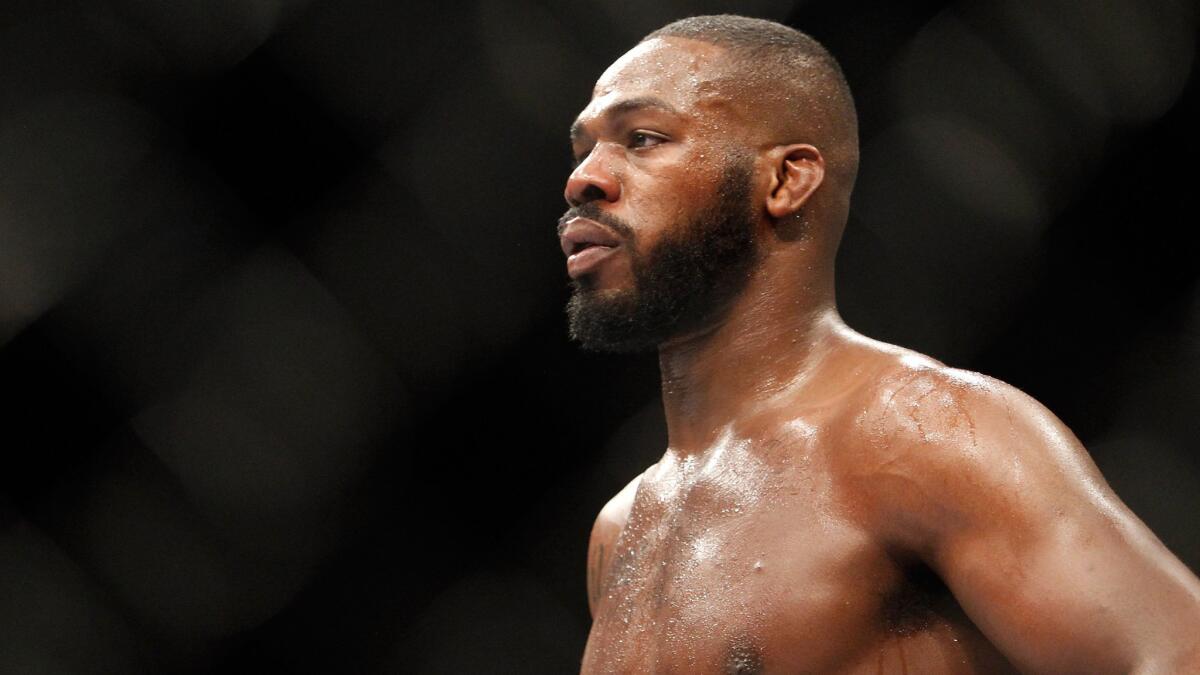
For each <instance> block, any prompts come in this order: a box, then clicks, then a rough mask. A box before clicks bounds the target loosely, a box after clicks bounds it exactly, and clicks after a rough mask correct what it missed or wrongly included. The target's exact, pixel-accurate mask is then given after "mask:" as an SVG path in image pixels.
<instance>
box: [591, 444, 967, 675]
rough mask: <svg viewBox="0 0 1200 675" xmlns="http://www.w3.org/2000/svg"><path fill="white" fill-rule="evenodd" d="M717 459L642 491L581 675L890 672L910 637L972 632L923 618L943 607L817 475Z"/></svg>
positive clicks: (746, 459) (830, 482) (950, 637)
mask: <svg viewBox="0 0 1200 675" xmlns="http://www.w3.org/2000/svg"><path fill="white" fill-rule="evenodd" d="M725 459H726V460H728V461H727V462H726V463H712V464H710V465H708V466H705V467H690V468H689V467H687V466H684V465H682V464H680V465H679V466H674V467H671V466H668V467H667V468H668V469H674V471H662V472H660V473H658V474H657V475H655V476H653V477H650V478H649V479H647V480H644V481H643V484H642V485H641V486H640V487H639V490H638V494H637V497H636V498H635V501H634V505H633V508H632V510H631V512H630V515H629V519H628V521H627V523H626V525H625V528H624V530H623V531H622V533H621V535H620V537H619V538H618V539H617V541H616V542H615V545H614V550H613V551H611V552H610V553H609V558H608V563H607V565H606V567H607V569H606V570H605V571H604V574H603V576H602V582H601V599H600V602H599V603H598V605H597V607H596V615H595V621H594V623H593V628H592V633H591V635H590V637H589V641H588V647H587V651H586V653H585V655H584V663H583V672H584V673H593V672H594V673H742V674H751V673H776V672H782V673H798V672H855V671H857V670H859V669H860V668H859V666H861V667H863V668H865V669H866V670H864V672H887V670H885V669H882V668H880V669H878V670H877V669H876V668H875V667H874V665H875V664H876V657H877V656H878V660H879V662H880V663H882V659H883V658H884V652H883V651H881V645H882V646H883V647H886V645H888V644H890V643H892V642H895V641H896V640H898V639H900V638H901V637H904V635H903V634H904V633H905V632H906V631H907V634H908V636H912V635H914V634H916V633H918V632H920V633H922V634H924V635H926V636H927V637H929V636H933V637H934V638H936V637H937V634H936V632H937V631H939V630H941V631H942V632H943V636H942V637H943V638H944V642H945V643H946V644H948V645H956V644H958V637H959V635H958V634H957V633H956V631H958V632H961V631H963V630H973V629H971V628H970V627H969V626H967V627H962V626H957V625H955V620H954V618H953V617H950V618H947V617H945V616H941V615H937V614H936V611H935V610H934V609H931V608H932V607H933V606H934V605H936V604H937V603H940V602H942V601H943V600H944V598H942V597H941V596H940V594H939V592H938V591H937V589H931V588H916V589H914V588H913V587H912V586H913V585H912V584H911V583H910V580H909V579H907V578H906V576H905V573H904V571H903V570H902V569H901V568H900V567H899V566H898V565H897V564H896V562H895V561H894V560H893V559H892V558H891V557H889V555H888V554H887V552H886V551H884V550H883V549H882V548H881V547H880V546H879V545H878V544H877V543H876V542H875V541H873V539H872V538H871V537H870V536H869V534H868V533H866V532H865V531H863V530H862V529H861V528H860V527H859V526H858V525H857V524H856V523H855V521H854V518H853V514H852V511H853V505H852V504H846V503H845V502H844V500H841V499H840V498H839V494H838V490H837V484H836V480H834V477H833V476H831V475H829V473H828V472H826V471H824V470H822V468H821V467H820V466H812V465H809V464H807V463H805V462H771V461H764V460H762V459H761V458H756V457H753V456H751V455H750V453H746V454H745V455H743V456H736V455H734V454H733V453H728V455H727V456H726V457H725ZM768 460H769V458H768ZM941 590H942V591H944V589H941ZM926 596H927V597H926ZM905 622H910V625H908V626H907V627H906V626H905V625H904V623H905ZM935 641H936V640H935ZM935 646H936V645H935ZM893 651H894V650H893ZM939 658H941V657H940V656H939ZM864 659H865V660H864ZM918 660H919V658H918ZM913 665H917V664H913ZM868 666H869V667H868ZM906 669H907V667H906ZM897 672H899V671H897ZM914 672H915V671H914ZM930 672H936V671H930ZM964 672H966V671H964Z"/></svg>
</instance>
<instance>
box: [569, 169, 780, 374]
mask: <svg viewBox="0 0 1200 675" xmlns="http://www.w3.org/2000/svg"><path fill="white" fill-rule="evenodd" d="M752 167H753V161H752V160H751V159H750V158H748V157H741V158H736V159H731V160H729V162H728V164H727V165H726V167H725V169H724V171H723V175H722V179H721V182H720V184H719V186H718V188H717V191H716V194H714V195H713V199H712V201H711V203H710V204H709V205H708V206H707V207H706V208H704V209H702V210H700V211H699V212H698V213H696V214H694V215H693V216H692V218H691V219H690V220H688V221H687V222H683V223H674V224H672V225H671V226H670V227H669V229H668V231H667V232H666V233H665V234H664V235H663V238H662V239H661V240H660V241H659V242H658V243H657V244H656V245H655V246H654V248H653V249H651V250H646V251H643V250H640V249H639V248H638V246H637V239H636V236H635V235H634V229H633V228H631V227H630V226H629V225H628V224H626V223H623V222H619V221H617V222H614V221H616V219H614V218H613V217H612V216H609V215H608V214H604V213H602V212H600V211H599V208H598V207H596V206H595V205H594V203H589V204H584V205H582V206H580V207H578V208H577V209H576V210H577V212H578V213H579V215H581V216H585V217H588V218H592V219H593V220H596V221H598V222H600V223H602V224H606V225H608V226H609V227H612V228H613V229H614V230H616V231H617V232H618V233H619V234H622V235H623V236H626V237H627V241H626V245H627V246H628V247H629V255H630V267H631V269H632V272H633V281H634V283H633V287H632V288H628V289H619V290H614V289H598V288H595V287H594V285H593V282H592V280H591V278H590V277H589V276H584V277H581V278H579V279H577V280H575V281H573V282H572V295H571V299H570V301H569V302H568V303H567V319H568V330H569V332H570V336H571V338H572V339H574V340H576V341H578V342H579V343H580V345H581V346H582V347H583V348H584V349H588V350H591V351H598V352H611V353H632V352H642V351H649V350H653V349H656V348H657V347H658V346H659V345H661V344H663V343H664V342H667V341H668V340H670V339H671V338H673V337H677V336H681V335H687V334H690V333H693V332H696V331H698V330H701V329H703V328H704V327H706V326H708V325H711V324H712V323H714V322H716V321H718V320H719V319H720V318H721V315H722V314H723V313H724V312H725V311H726V310H727V309H728V308H729V306H730V305H731V304H732V301H733V300H734V299H735V298H736V297H737V296H738V295H739V294H740V293H741V291H742V290H743V289H744V288H745V286H746V283H747V281H748V280H749V277H750V273H751V271H752V270H753V268H754V265H755V263H756V262H757V257H758V246H757V242H756V238H755V232H754V230H755V223H756V214H755V212H754V210H753V208H752V206H751V188H752V184H751V181H752Z"/></svg>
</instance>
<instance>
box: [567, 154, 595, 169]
mask: <svg viewBox="0 0 1200 675" xmlns="http://www.w3.org/2000/svg"><path fill="white" fill-rule="evenodd" d="M590 154H592V150H591V148H588V149H587V150H584V151H583V152H575V151H574V150H572V151H571V170H572V171H574V170H575V169H577V168H579V165H580V164H583V160H585V159H587V158H588V155H590Z"/></svg>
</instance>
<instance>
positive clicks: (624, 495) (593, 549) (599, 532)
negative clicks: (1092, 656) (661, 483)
mask: <svg viewBox="0 0 1200 675" xmlns="http://www.w3.org/2000/svg"><path fill="white" fill-rule="evenodd" d="M642 475H644V474H639V475H638V476H637V477H636V478H634V479H633V480H631V481H629V484H628V485H626V486H625V487H624V488H622V489H621V491H620V492H618V493H617V494H616V496H614V497H613V498H612V499H610V500H608V503H607V504H605V505H604V508H602V509H600V513H599V515H597V516H596V522H595V523H594V524H593V525H592V535H591V538H590V540H589V541H588V564H587V590H588V609H590V610H591V611H592V613H593V615H594V614H595V611H596V605H597V603H599V601H600V597H601V594H602V593H601V591H602V587H603V583H604V578H605V577H606V576H607V574H608V568H609V567H610V564H611V562H612V558H613V549H614V547H615V545H616V543H617V538H618V537H620V536H621V530H622V529H624V528H625V522H626V521H627V520H629V512H630V510H632V509H633V500H634V497H635V496H636V495H637V489H638V485H640V484H641V482H642Z"/></svg>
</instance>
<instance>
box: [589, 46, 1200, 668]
mask: <svg viewBox="0 0 1200 675" xmlns="http://www.w3.org/2000/svg"><path fill="white" fill-rule="evenodd" d="M731 67H732V66H731V65H730V62H729V60H728V59H727V58H726V54H725V53H724V51H723V50H722V49H721V48H720V47H717V46H714V45H711V44H707V43H703V42H697V41H693V40H685V39H678V38H666V39H655V40H651V41H649V42H646V43H643V44H641V45H639V46H638V47H636V48H635V49H634V50H632V51H631V52H629V53H628V54H626V55H625V56H624V57H622V58H621V59H620V60H618V61H617V62H616V63H614V64H613V66H612V67H610V68H609V70H608V71H607V72H606V73H605V74H604V75H603V76H602V77H601V79H600V81H599V82H598V83H597V85H596V88H595V91H594V96H593V99H592V101H591V103H590V104H589V105H588V106H587V108H586V109H585V110H584V111H583V112H582V113H581V114H580V116H579V119H578V121H577V123H576V126H575V128H574V133H573V136H574V138H573V144H574V150H575V153H576V156H577V159H579V162H580V163H579V164H578V166H577V167H576V169H575V170H574V171H573V172H572V174H571V176H570V178H569V180H568V182H567V188H566V198H567V201H568V202H569V203H570V204H571V205H579V204H583V203H588V202H596V203H598V204H599V205H600V206H601V207H602V208H603V210H604V211H605V212H606V213H609V214H611V215H613V216H615V217H618V218H621V219H623V220H624V221H625V222H627V223H630V224H631V226H632V227H633V228H634V230H635V231H636V233H637V241H638V243H637V245H638V246H641V247H647V248H649V247H652V246H653V245H654V243H655V241H656V240H658V238H659V237H661V235H662V233H663V232H665V231H668V230H669V229H670V228H671V227H676V226H678V223H680V222H686V216H687V215H688V214H689V213H693V212H695V210H696V209H697V208H698V205H703V204H705V203H707V202H706V200H708V199H709V198H710V195H711V193H712V190H713V189H714V187H715V186H716V185H717V182H718V181H719V179H720V169H721V166H722V158H723V157H727V156H730V155H731V154H732V153H733V151H735V150H736V151H741V152H749V153H751V154H752V156H753V160H754V173H753V197H752V198H753V200H754V205H755V212H756V213H757V214H758V218H757V222H756V223H755V224H754V226H755V227H756V228H757V229H756V234H757V236H758V246H759V253H760V258H759V262H758V264H757V266H756V268H755V270H754V272H753V273H752V275H751V278H750V280H749V281H748V284H747V286H746V288H745V289H744V290H743V292H742V293H740V294H739V295H738V296H737V298H736V299H735V300H734V301H733V304H732V306H730V307H729V308H728V310H727V311H725V312H723V313H722V314H721V315H720V318H719V319H718V320H715V321H714V322H713V323H712V325H708V326H705V327H703V328H702V329H700V330H697V331H695V332H693V333H691V334H687V335H677V336H673V337H672V338H671V339H669V340H667V341H665V342H664V343H663V344H662V345H661V346H660V348H659V354H660V365H661V370H662V379H663V404H664V410H665V413H666V419H667V428H668V437H669V445H668V448H667V450H666V452H665V454H664V455H663V457H662V459H661V460H659V461H658V462H657V463H656V464H654V465H653V466H651V467H649V468H648V469H646V470H645V472H643V473H642V474H641V475H640V476H638V477H637V478H635V479H634V480H633V481H632V482H631V483H630V484H629V485H628V486H627V487H626V488H625V489H624V490H622V491H621V492H620V493H619V494H618V495H617V496H616V497H614V498H613V499H612V501H610V502H609V503H608V504H607V505H606V506H605V507H604V509H603V510H602V511H601V512H600V515H599V517H598V518H597V519H596V523H595V527H594V529H593V531H592V536H591V543H590V547H589V560H588V566H587V572H588V601H589V606H590V608H591V611H592V616H593V625H592V630H591V634H590V636H589V639H588V644H587V649H586V652H585V654H584V657H583V665H582V672H584V673H697V674H702V673H789V674H790V673H859V672H862V673H1003V672H1029V673H1076V672H1077V673H1147V674H1148V673H1186V672H1200V581H1198V580H1197V578H1196V577H1195V576H1194V575H1193V574H1192V573H1191V572H1190V571H1189V570H1188V569H1187V568H1186V567H1185V566H1184V565H1183V564H1182V563H1180V562H1179V561H1178V560H1177V559H1176V558H1175V557H1174V556H1172V555H1171V553H1170V552H1169V551H1168V550H1167V549H1166V548H1165V547H1163V545H1162V544H1161V543H1160V542H1159V541H1158V540H1157V539H1156V538H1155V536H1154V535H1153V534H1152V533H1151V532H1150V531H1149V530H1148V529H1147V528H1146V527H1145V525H1143V524H1142V523H1141V521H1139V520H1138V519H1137V517H1136V516H1135V515H1134V514H1133V513H1131V512H1130V511H1129V510H1128V508H1126V507H1125V506H1124V505H1123V504H1122V503H1121V501H1120V500H1119V499H1118V498H1117V496H1116V495H1115V494H1113V492H1112V491H1111V490H1110V489H1109V487H1108V486H1107V484H1106V483H1105V482H1104V479H1103V478H1102V477H1101V476H1100V474H1099V472H1098V471H1097V469H1096V467H1095V466H1094V464H1093V463H1092V461H1091V460H1090V458H1089V457H1088V455H1087V452H1086V451H1085V450H1084V448H1083V447H1082V446H1081V445H1080V443H1079V441H1078V440H1076V438H1075V437H1074V436H1073V435H1072V434H1071V432H1070V431H1069V430H1068V429H1067V428H1065V427H1064V426H1063V424H1062V423H1061V422H1059V421H1058V420H1057V419H1056V418H1055V417H1054V416H1053V415H1052V414H1050V413H1049V412H1048V411H1047V410H1046V409H1045V408H1043V407H1042V406H1041V405H1039V404H1038V403H1037V402H1036V401H1034V400H1032V399H1030V398H1029V397H1028V396H1026V395H1024V394H1022V393H1021V392H1019V391H1017V390H1016V389H1014V388H1012V387H1010V386H1008V385H1005V384H1003V383H1001V382H998V381H996V380H992V379H989V378H987V377H984V376H981V375H978V374H975V373H969V372H965V371H960V370H955V369H952V368H948V367H946V366H944V365H942V364H940V363H938V362H936V361H934V360H933V359H930V358H927V357H924V356H921V355H919V354H915V353H913V352H910V351H907V350H904V349H901V348H898V347H894V346H891V345H886V344H882V343H879V342H876V341H873V340H870V339H868V338H865V337H863V336H861V335H859V334H857V333H855V332H854V331H852V330H851V329H849V328H848V327H847V326H846V325H845V324H844V323H842V321H841V319H840V318H839V316H838V314H837V310H836V306H835V303H834V293H833V258H834V253H835V251H836V246H837V239H838V237H839V236H840V226H841V224H842V223H843V222H844V218H845V204H846V203H847V200H848V194H849V185H843V184H839V183H838V182H837V181H836V180H834V179H831V178H830V177H831V176H834V175H841V172H839V171H837V170H833V169H836V167H832V168H831V167H827V166H826V164H825V161H826V160H825V157H826V155H832V154H833V153H823V152H822V148H821V146H822V145H823V144H826V143H834V142H837V139H822V138H821V137H820V136H819V134H818V135H814V136H813V137H812V138H811V139H797V138H794V137H787V136H786V135H784V136H781V135H780V133H779V130H778V129H777V128H771V127H769V126H768V125H765V124H760V123H758V122H756V115H755V112H754V108H753V101H747V100H745V99H746V97H745V95H744V92H738V91H736V90H735V88H733V87H730V86H729V85H728V82H730V81H736V78H733V80H731V79H730V78H729V75H730V72H731V71H730V68H731ZM630 102H632V103H630ZM761 116H762V115H761V113H760V114H758V115H757V117H761ZM775 126H776V127H777V126H778V125H775ZM801 225H802V227H801ZM589 226H595V224H589ZM798 231H803V232H804V233H805V234H804V235H803V236H797V235H796V233H797V232H798ZM626 245H627V244H625V243H621V244H618V245H616V246H615V247H614V250H612V251H611V253H610V254H608V255H607V257H605V258H604V259H603V260H602V261H601V262H599V263H598V264H595V265H593V266H591V267H590V268H588V269H586V270H585V271H580V269H573V271H572V274H589V275H591V277H590V279H591V281H592V282H593V283H595V284H596V287H597V288H599V289H600V290H601V291H607V292H613V293H618V292H621V291H622V290H625V289H629V288H630V287H631V285H632V284H633V283H634V279H633V277H632V275H631V273H630V266H629V256H628V253H627V251H624V250H623V249H622V247H623V246H626Z"/></svg>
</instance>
